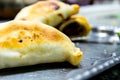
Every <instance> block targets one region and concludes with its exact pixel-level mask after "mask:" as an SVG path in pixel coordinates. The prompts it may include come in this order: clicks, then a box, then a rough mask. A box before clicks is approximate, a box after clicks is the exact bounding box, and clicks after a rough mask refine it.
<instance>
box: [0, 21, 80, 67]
mask: <svg viewBox="0 0 120 80" xmlns="http://www.w3.org/2000/svg"><path fill="white" fill-rule="evenodd" d="M81 58H82V52H81V51H80V49H79V48H77V47H75V45H74V43H72V41H71V40H70V39H69V38H68V37H67V36H66V35H64V34H63V33H62V32H60V31H58V30H57V29H55V28H53V27H51V26H48V25H46V24H43V23H38V22H32V21H20V20H12V21H9V22H5V23H1V24H0V69H2V68H10V67H17V66H26V65H35V64H40V63H50V62H63V61H68V62H70V63H71V64H72V65H75V66H76V65H78V64H79V62H80V61H81Z"/></svg>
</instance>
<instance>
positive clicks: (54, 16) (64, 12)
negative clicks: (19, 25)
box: [15, 0, 79, 27]
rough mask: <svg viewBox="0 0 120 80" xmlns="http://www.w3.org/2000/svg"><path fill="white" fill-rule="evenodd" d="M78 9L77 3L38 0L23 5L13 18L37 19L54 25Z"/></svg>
mask: <svg viewBox="0 0 120 80" xmlns="http://www.w3.org/2000/svg"><path fill="white" fill-rule="evenodd" d="M78 11H79V5H77V4H74V5H69V4H66V3H63V2H61V1H58V0H46V1H38V2H37V3H35V4H32V5H29V6H26V7H24V8H23V9H22V10H21V11H20V12H19V13H18V14H17V15H16V17H15V19H19V20H32V21H39V22H42V23H45V24H48V25H50V26H54V27H55V26H56V25H58V24H59V23H61V22H62V21H63V20H66V19H67V18H68V17H70V16H71V15H73V14H76V13H78Z"/></svg>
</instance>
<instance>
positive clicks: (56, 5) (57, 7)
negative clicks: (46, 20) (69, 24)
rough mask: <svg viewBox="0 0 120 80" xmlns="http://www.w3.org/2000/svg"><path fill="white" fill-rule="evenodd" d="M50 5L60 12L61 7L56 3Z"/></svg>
mask: <svg viewBox="0 0 120 80" xmlns="http://www.w3.org/2000/svg"><path fill="white" fill-rule="evenodd" d="M50 4H52V5H53V6H54V9H55V10H58V9H59V8H60V7H59V5H58V4H56V3H54V2H50Z"/></svg>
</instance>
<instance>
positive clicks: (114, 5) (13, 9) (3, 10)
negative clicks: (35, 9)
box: [0, 0, 120, 26]
mask: <svg viewBox="0 0 120 80" xmlns="http://www.w3.org/2000/svg"><path fill="white" fill-rule="evenodd" d="M37 1H40V0H0V20H6V19H14V17H15V16H16V14H17V13H18V12H19V11H20V10H21V9H22V8H23V7H25V6H27V5H30V4H32V3H35V2H37ZM60 1H63V2H65V3H68V4H79V5H80V6H81V7H80V12H79V14H78V15H83V16H85V17H86V18H87V19H88V21H89V22H90V24H91V25H113V26H119V25H120V23H119V22H120V0H60Z"/></svg>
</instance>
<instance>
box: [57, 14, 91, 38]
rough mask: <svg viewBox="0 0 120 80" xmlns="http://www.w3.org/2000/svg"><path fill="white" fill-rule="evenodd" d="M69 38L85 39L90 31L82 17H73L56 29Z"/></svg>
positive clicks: (89, 26)
mask: <svg viewBox="0 0 120 80" xmlns="http://www.w3.org/2000/svg"><path fill="white" fill-rule="evenodd" d="M57 28H58V29H59V30H60V31H61V32H63V33H65V34H66V35H67V36H69V37H77V36H79V37H85V36H87V35H88V34H89V32H90V31H91V28H92V27H91V25H90V24H89V23H88V21H87V20H86V19H85V17H83V16H78V15H73V16H71V17H70V18H69V19H67V20H65V21H63V23H61V25H58V27H57Z"/></svg>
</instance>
